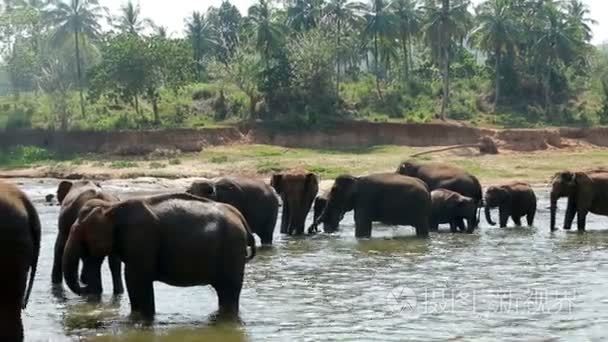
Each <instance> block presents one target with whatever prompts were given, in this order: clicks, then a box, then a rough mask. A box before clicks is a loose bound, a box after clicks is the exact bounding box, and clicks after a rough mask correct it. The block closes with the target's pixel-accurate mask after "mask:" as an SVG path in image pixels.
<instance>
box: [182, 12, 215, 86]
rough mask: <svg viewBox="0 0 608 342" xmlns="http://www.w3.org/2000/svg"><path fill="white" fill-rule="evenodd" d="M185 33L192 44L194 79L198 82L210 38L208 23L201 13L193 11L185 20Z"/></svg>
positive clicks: (200, 77)
mask: <svg viewBox="0 0 608 342" xmlns="http://www.w3.org/2000/svg"><path fill="white" fill-rule="evenodd" d="M186 35H187V36H188V40H190V43H191V44H192V54H193V58H194V63H195V73H196V79H197V81H199V82H200V81H201V79H202V68H203V57H204V55H205V52H206V50H207V47H208V45H209V42H210V41H211V39H212V38H211V30H210V27H209V24H208V22H207V21H206V20H205V16H204V15H203V14H202V13H200V12H196V11H195V12H193V13H192V15H191V16H190V18H188V19H187V20H186Z"/></svg>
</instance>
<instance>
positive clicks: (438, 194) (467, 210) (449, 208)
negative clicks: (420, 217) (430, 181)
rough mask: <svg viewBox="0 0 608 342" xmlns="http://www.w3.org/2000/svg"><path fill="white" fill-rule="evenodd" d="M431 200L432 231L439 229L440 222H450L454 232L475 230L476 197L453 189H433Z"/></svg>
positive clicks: (451, 229)
mask: <svg viewBox="0 0 608 342" xmlns="http://www.w3.org/2000/svg"><path fill="white" fill-rule="evenodd" d="M431 201H432V214H431V220H430V221H431V227H430V228H431V231H437V230H438V229H439V225H440V224H445V223H448V224H449V225H450V231H451V232H452V233H456V232H458V231H459V230H460V231H461V232H464V231H466V232H468V233H472V232H473V230H474V228H475V222H476V220H477V203H476V202H475V200H474V199H472V198H470V197H466V196H463V195H461V194H459V193H457V192H455V191H452V190H447V189H437V190H433V191H431ZM465 220H466V222H467V225H466V227H465V224H464V221H465Z"/></svg>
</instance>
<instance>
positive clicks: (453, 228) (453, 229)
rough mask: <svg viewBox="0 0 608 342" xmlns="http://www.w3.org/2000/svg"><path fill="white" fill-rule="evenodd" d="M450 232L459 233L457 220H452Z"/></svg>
mask: <svg viewBox="0 0 608 342" xmlns="http://www.w3.org/2000/svg"><path fill="white" fill-rule="evenodd" d="M450 232H452V233H458V223H457V222H456V220H453V221H450Z"/></svg>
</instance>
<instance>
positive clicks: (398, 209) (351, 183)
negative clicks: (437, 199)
mask: <svg viewBox="0 0 608 342" xmlns="http://www.w3.org/2000/svg"><path fill="white" fill-rule="evenodd" d="M351 210H354V211H355V236H356V237H358V238H369V237H371V234H372V222H382V223H385V224H391V225H404V226H413V227H414V228H415V229H416V235H418V236H428V233H429V220H430V216H431V195H430V194H429V191H428V187H427V186H426V184H424V182H422V181H421V180H420V179H417V178H413V177H407V176H402V175H398V174H395V173H379V174H373V175H369V176H365V177H353V176H350V175H342V176H339V177H338V178H336V180H335V182H334V185H333V186H332V188H331V190H330V192H329V195H328V196H327V205H326V207H325V210H324V211H323V214H321V217H319V218H318V219H317V220H316V221H315V222H313V224H312V225H311V226H310V228H309V231H314V230H316V227H317V226H318V225H319V223H320V222H328V223H329V224H330V225H331V226H337V225H338V224H339V222H340V220H341V219H342V217H343V215H344V214H345V213H347V212H349V211H351Z"/></svg>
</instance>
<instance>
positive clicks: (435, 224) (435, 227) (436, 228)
mask: <svg viewBox="0 0 608 342" xmlns="http://www.w3.org/2000/svg"><path fill="white" fill-rule="evenodd" d="M450 227H451V226H450ZM429 231H431V232H438V231H439V222H437V221H436V220H432V221H431V224H430V226H429Z"/></svg>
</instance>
